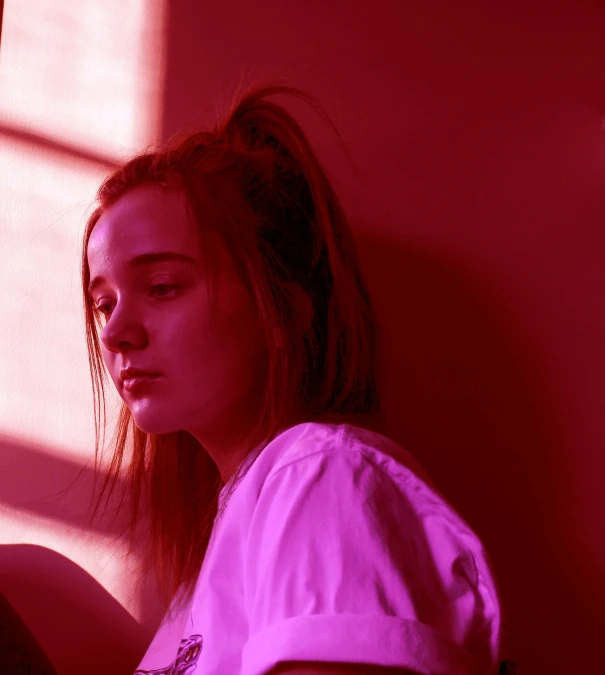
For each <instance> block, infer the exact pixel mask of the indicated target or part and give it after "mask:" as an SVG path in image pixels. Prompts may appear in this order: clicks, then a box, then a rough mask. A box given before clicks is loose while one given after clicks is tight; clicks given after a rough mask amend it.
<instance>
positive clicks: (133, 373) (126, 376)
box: [120, 366, 161, 382]
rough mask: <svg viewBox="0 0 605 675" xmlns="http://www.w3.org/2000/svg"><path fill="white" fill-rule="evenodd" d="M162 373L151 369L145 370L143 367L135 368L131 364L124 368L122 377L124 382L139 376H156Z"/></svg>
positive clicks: (121, 372)
mask: <svg viewBox="0 0 605 675" xmlns="http://www.w3.org/2000/svg"><path fill="white" fill-rule="evenodd" d="M158 375H161V373H157V372H153V371H151V370H143V369H142V368H134V367H132V366H129V367H128V368H122V370H121V371H120V379H121V380H122V382H124V381H125V380H132V379H134V378H137V377H156V376H158Z"/></svg>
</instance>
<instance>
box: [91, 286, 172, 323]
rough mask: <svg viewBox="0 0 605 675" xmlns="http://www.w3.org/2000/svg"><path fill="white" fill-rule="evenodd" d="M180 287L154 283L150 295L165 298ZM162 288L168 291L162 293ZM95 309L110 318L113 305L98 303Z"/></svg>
mask: <svg viewBox="0 0 605 675" xmlns="http://www.w3.org/2000/svg"><path fill="white" fill-rule="evenodd" d="M178 288H180V286H179V285H177V284H153V285H152V286H151V292H150V295H152V296H159V297H162V298H163V297H166V296H167V295H168V294H169V293H170V292H171V291H176V290H177V289H178ZM157 289H159V290H160V292H156V290H157ZM162 289H165V291H166V292H164V293H162V292H161V290H162ZM94 310H95V312H97V313H98V314H101V315H102V316H103V317H105V319H108V318H109V315H110V312H111V305H108V304H103V305H97V306H96V307H95V308H94Z"/></svg>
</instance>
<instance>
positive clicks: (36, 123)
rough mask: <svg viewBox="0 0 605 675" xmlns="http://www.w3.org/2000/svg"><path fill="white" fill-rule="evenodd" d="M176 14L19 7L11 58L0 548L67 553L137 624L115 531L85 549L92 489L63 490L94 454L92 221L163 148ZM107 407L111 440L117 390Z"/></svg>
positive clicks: (126, 4) (60, 4)
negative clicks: (110, 189)
mask: <svg viewBox="0 0 605 675" xmlns="http://www.w3.org/2000/svg"><path fill="white" fill-rule="evenodd" d="M164 11H165V10H164V2H163V0H120V2H115V1H113V0H86V2H81V1H80V0H54V1H53V2H48V1H47V0H18V1H17V2H12V3H8V4H7V5H6V6H5V8H4V16H3V25H2V49H1V50H0V195H1V197H0V253H1V255H2V261H3V263H2V265H1V266H0V287H1V288H2V292H1V293H0V313H1V316H2V331H0V544H2V545H10V544H17V543H27V544H34V545H36V544H37V545H41V546H46V547H49V548H53V549H54V550H56V551H58V552H61V553H63V554H64V555H65V556H67V557H69V558H70V559H71V560H73V561H74V562H76V563H77V564H78V565H80V566H81V567H82V568H84V569H86V570H88V571H89V572H90V573H91V574H92V575H93V576H95V578H96V579H97V580H98V581H99V583H100V584H102V585H103V586H104V587H105V588H106V589H107V591H108V592H109V593H111V594H112V595H113V596H114V597H115V598H117V599H118V601H119V602H120V603H121V604H122V605H123V606H124V607H125V608H126V609H127V610H128V611H130V612H131V613H132V614H133V615H135V616H136V615H137V613H138V602H139V600H138V599H137V598H132V597H131V594H130V591H129V587H130V586H131V585H132V584H131V580H130V578H129V576H128V572H127V568H126V567H125V563H124V562H123V561H120V562H116V563H115V565H114V567H113V568H112V567H107V563H106V562H104V561H103V562H101V561H102V556H101V555H100V554H99V549H102V550H107V552H108V555H109V550H108V549H107V548H106V542H105V539H104V537H105V538H106V537H107V533H105V534H104V533H103V532H96V531H95V532H94V533H92V534H93V537H97V536H98V542H97V540H96V539H93V540H92V542H91V543H90V545H87V546H84V545H83V544H82V537H81V534H82V531H81V529H80V528H82V527H84V520H83V516H84V513H85V509H86V507H87V506H88V501H87V500H88V495H87V494H85V489H84V488H85V484H84V483H80V484H79V486H78V484H76V489H75V491H74V490H71V489H70V490H68V491H67V492H66V495H65V499H62V498H61V499H59V497H60V494H59V493H61V491H62V490H63V489H68V488H69V486H70V483H72V482H73V481H74V480H75V479H76V476H77V473H78V471H79V470H80V468H81V467H83V466H85V465H89V466H90V462H91V460H92V458H93V456H94V412H93V405H92V387H91V381H90V374H89V364H88V358H87V352H86V342H85V334H84V316H83V307H82V291H81V281H80V274H81V269H80V262H81V261H80V252H81V241H82V235H83V231H84V226H85V220H86V218H87V216H88V215H89V214H90V213H91V211H92V206H93V200H94V197H95V192H96V190H97V188H98V186H99V185H100V183H101V182H102V180H103V179H104V178H105V176H106V175H107V174H108V173H109V172H110V171H111V170H112V169H113V168H114V166H115V165H116V164H117V163H118V162H120V160H122V159H125V158H126V157H128V156H130V155H133V154H135V153H138V152H140V151H141V150H144V149H145V148H146V147H147V146H148V145H150V144H153V143H155V142H156V141H157V140H158V139H159V121H160V119H161V114H162V110H161V97H162V94H163V91H162V90H163V81H164V71H163V69H164V42H165V35H164ZM106 397H107V416H108V428H107V436H106V442H108V439H109V438H110V437H111V434H112V431H113V427H112V423H111V421H112V416H114V415H115V412H116V405H117V404H118V403H119V402H120V399H119V395H118V394H117V392H116V391H115V388H113V385H112V383H111V381H109V383H108V386H106ZM101 478H102V477H101ZM87 481H88V479H87ZM86 485H88V482H87V483H86ZM55 493H57V496H56V498H55V497H52V498H51V496H52V495H53V494H55ZM1 548H2V547H1V546H0V550H1ZM0 566H1V556H0Z"/></svg>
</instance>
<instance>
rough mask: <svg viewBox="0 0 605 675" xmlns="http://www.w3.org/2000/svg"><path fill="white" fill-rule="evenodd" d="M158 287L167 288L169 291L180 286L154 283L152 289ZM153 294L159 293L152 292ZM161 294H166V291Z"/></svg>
mask: <svg viewBox="0 0 605 675" xmlns="http://www.w3.org/2000/svg"><path fill="white" fill-rule="evenodd" d="M156 288H167V289H168V290H169V291H172V290H176V289H177V288H178V286H176V285H175V284H154V285H153V286H152V287H151V290H152V291H153V290H154V289H156ZM152 295H157V294H154V293H152ZM160 295H162V296H163V295H165V294H164V293H160Z"/></svg>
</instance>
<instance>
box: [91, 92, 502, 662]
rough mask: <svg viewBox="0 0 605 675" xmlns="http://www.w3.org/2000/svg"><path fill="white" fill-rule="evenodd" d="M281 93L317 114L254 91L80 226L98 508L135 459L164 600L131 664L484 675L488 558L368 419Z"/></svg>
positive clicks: (367, 335)
mask: <svg viewBox="0 0 605 675" xmlns="http://www.w3.org/2000/svg"><path fill="white" fill-rule="evenodd" d="M274 94H290V95H294V96H297V97H299V98H301V99H303V100H305V101H306V102H308V103H309V104H311V105H312V106H314V108H315V109H316V110H318V112H320V113H321V111H320V109H319V108H318V107H317V105H316V103H315V101H314V99H312V98H311V97H310V96H308V95H307V94H304V93H303V92H301V91H299V90H297V89H294V88H290V87H285V86H280V85H279V83H270V84H266V85H256V86H253V87H250V88H249V89H248V90H247V91H246V92H244V93H243V94H242V93H241V92H240V93H239V94H238V95H237V96H236V99H235V102H234V103H233V105H232V107H231V109H230V110H229V112H228V114H227V115H226V116H225V117H224V119H222V120H221V121H220V122H219V123H218V124H217V125H216V126H215V128H213V129H211V130H209V131H201V132H196V133H189V134H181V135H179V136H177V137H175V138H173V139H172V140H171V141H170V142H169V143H168V144H167V145H166V146H165V147H162V148H160V149H155V150H153V151H148V152H145V153H144V154H141V155H139V156H137V157H135V158H133V159H131V160H130V161H128V162H126V163H125V164H124V166H122V167H121V168H119V169H118V170H117V171H115V172H114V173H113V174H112V175H111V176H109V177H108V178H107V179H106V180H105V182H104V183H103V185H102V186H101V187H100V189H99V192H98V202H99V205H98V208H96V210H95V211H94V213H93V214H92V216H91V217H90V219H89V221H88V223H87V226H86V230H85V235H84V242H83V251H82V280H83V290H84V302H85V312H86V330H87V343H88V348H89V357H90V367H91V375H92V377H93V382H94V383H95V385H96V387H95V413H97V412H98V406H97V397H98V396H99V395H100V391H104V390H103V379H102V373H103V371H104V369H106V370H107V372H108V373H109V375H110V377H111V379H112V381H113V384H114V385H115V387H116V388H117V391H118V392H119V394H120V396H121V398H122V400H123V403H122V407H121V412H120V415H119V420H118V425H117V430H116V435H115V438H114V445H113V461H112V464H111V469H110V471H109V473H108V475H107V477H106V480H105V482H104V485H103V489H102V491H101V495H100V496H99V500H98V501H97V504H96V508H95V513H96V511H97V508H98V506H99V503H100V499H101V496H102V494H103V492H104V491H105V489H106V487H107V485H108V483H109V481H110V480H111V481H112V491H113V488H114V486H115V480H116V477H117V476H118V474H119V471H120V468H121V465H122V458H123V453H124V450H125V448H128V450H129V453H130V460H129V465H128V477H129V478H128V481H127V487H128V488H129V494H130V496H131V500H132V501H131V505H132V506H131V521H130V542H131V549H130V550H132V546H133V542H134V541H135V531H136V529H137V522H138V516H139V513H140V503H142V502H143V501H145V503H146V504H147V505H148V509H149V523H150V530H149V532H148V534H147V537H148V542H149V547H148V550H149V555H148V557H147V558H146V559H145V562H144V563H143V565H142V567H141V575H142V574H143V573H144V572H147V571H149V570H150V569H152V570H153V571H154V572H155V576H156V579H157V580H158V588H159V592H160V594H161V597H162V599H163V602H164V610H165V611H164V619H163V622H162V624H161V625H160V627H159V629H158V631H157V633H156V635H155V637H154V638H153V640H152V643H151V645H150V646H149V649H148V650H147V652H146V654H145V655H144V656H143V659H142V661H141V662H140V665H139V668H138V670H137V671H136V672H137V673H140V674H143V673H175V674H176V673H193V672H194V671H195V673H196V675H236V674H237V675H239V674H241V675H261V674H266V673H271V674H273V675H274V674H275V673H290V674H291V675H295V674H298V675H302V674H303V673H304V674H305V675H306V674H311V673H334V674H336V673H341V674H344V673H382V672H384V673H391V672H392V673H423V674H426V675H428V674H431V675H433V674H434V675H436V674H437V673H439V674H444V675H445V674H446V673H447V674H448V675H462V674H464V675H471V674H473V675H488V674H490V673H496V672H497V671H496V668H497V663H498V658H499V650H500V643H501V637H502V630H501V613H500V605H499V594H498V587H497V584H496V581H495V578H494V575H493V573H492V569H491V565H490V562H489V559H488V556H487V554H486V552H485V551H484V549H483V547H482V545H481V542H480V541H479V540H478V538H477V537H476V535H475V534H474V533H473V532H472V530H471V529H470V528H469V527H468V525H467V524H466V523H465V522H464V521H463V520H462V519H461V518H460V517H459V516H458V515H457V514H456V512H455V511H454V509H453V508H452V507H451V506H450V505H449V504H448V503H447V501H446V500H445V499H444V498H443V497H442V496H441V495H440V494H439V493H438V491H437V490H436V489H435V487H434V486H433V485H432V483H431V481H430V479H429V478H428V476H426V474H425V473H424V471H423V470H422V468H421V467H420V466H419V465H418V464H417V463H416V462H415V460H414V459H413V458H412V457H411V456H410V455H409V454H408V453H406V452H405V450H403V449H402V448H400V447H399V446H397V445H396V444H395V443H394V442H393V441H391V440H390V439H388V438H386V437H385V436H383V435H381V434H379V433H378V432H377V431H376V429H375V426H374V423H375V419H376V414H377V413H378V411H379V409H380V406H379V398H378V395H377V391H376V384H375V378H374V357H375V342H376V334H375V321H374V315H373V310H372V305H371V302H370V298H369V295H368V292H367V289H366V286H365V283H364V281H363V278H362V274H361V269H360V265H359V261H358V258H357V254H356V250H355V245H354V240H353V238H352V235H351V232H350V230H349V227H348V224H347V219H346V215H345V214H344V212H343V210H342V208H341V206H340V204H339V201H338V199H337V196H336V195H335V193H334V191H333V189H332V187H331V185H330V183H329V181H328V179H327V178H326V175H325V173H324V172H323V171H322V168H321V166H320V164H319V162H318V160H317V158H316V157H315V155H314V153H313V151H312V149H311V147H310V146H309V143H308V141H307V139H306V137H305V135H304V133H303V131H302V130H301V128H300V127H299V126H298V124H297V123H296V122H295V120H294V119H293V118H292V117H291V116H290V115H289V114H288V113H287V112H286V111H285V110H284V109H283V108H282V107H280V106H278V105H276V104H275V103H272V102H270V101H268V100H267V99H268V97H269V96H272V95H274ZM321 114H323V113H321ZM99 417H100V415H99ZM99 423H100V419H99ZM99 423H97V417H96V415H95V424H96V432H97V442H96V447H95V459H97V454H98V446H99V434H98V429H99V426H98V424H99ZM93 516H94V514H93Z"/></svg>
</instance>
